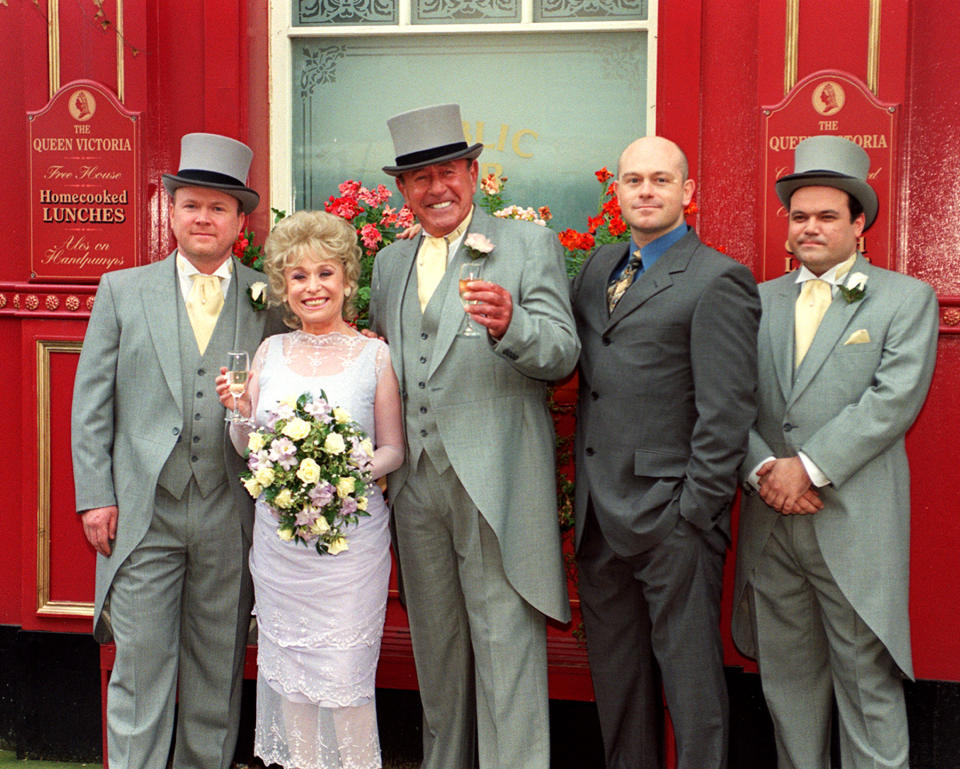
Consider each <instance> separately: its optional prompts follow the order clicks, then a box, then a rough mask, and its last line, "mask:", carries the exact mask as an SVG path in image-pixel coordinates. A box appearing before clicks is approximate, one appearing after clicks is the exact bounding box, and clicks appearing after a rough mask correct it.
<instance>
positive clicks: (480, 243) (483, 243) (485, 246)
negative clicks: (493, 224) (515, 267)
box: [463, 232, 495, 259]
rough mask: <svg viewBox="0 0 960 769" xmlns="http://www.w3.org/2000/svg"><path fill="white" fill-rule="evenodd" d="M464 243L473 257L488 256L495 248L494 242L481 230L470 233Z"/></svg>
mask: <svg viewBox="0 0 960 769" xmlns="http://www.w3.org/2000/svg"><path fill="white" fill-rule="evenodd" d="M463 245H464V247H465V248H466V249H467V253H468V254H469V255H470V258H471V259H479V258H481V257H483V256H487V255H488V254H489V253H490V252H491V251H493V249H494V248H495V246H494V245H493V243H491V242H490V239H489V238H488V237H487V236H486V235H481V234H480V233H479V232H470V233H468V234H467V237H465V238H464V239H463Z"/></svg>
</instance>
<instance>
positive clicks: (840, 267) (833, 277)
mask: <svg viewBox="0 0 960 769" xmlns="http://www.w3.org/2000/svg"><path fill="white" fill-rule="evenodd" d="M856 258H857V255H856V253H854V254H852V255H851V256H849V257H848V258H847V259H844V260H843V261H842V262H840V263H839V264H835V265H833V267H831V268H830V269H829V270H827V271H826V272H825V273H823V275H814V274H813V273H812V272H810V270H808V269H807V266H806V265H805V264H801V265H800V269H799V270H797V280H796V282H797V283H805V282H806V281H808V280H822V281H824V282H825V283H829V284H830V285H831V286H835V285H837V283H839V282H840V280H838V279H837V273H838V272H840V273H841V275H840V278H841V279H842V278H845V277H846V275H847V273H848V272H850V270H852V269H853V263H854V261H855V260H856ZM848 262H849V264H848Z"/></svg>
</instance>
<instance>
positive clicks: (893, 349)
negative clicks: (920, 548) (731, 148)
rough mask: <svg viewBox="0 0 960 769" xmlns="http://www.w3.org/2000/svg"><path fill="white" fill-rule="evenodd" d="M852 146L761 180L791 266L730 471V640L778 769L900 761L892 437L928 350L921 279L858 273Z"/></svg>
mask: <svg viewBox="0 0 960 769" xmlns="http://www.w3.org/2000/svg"><path fill="white" fill-rule="evenodd" d="M869 166H870V160H869V158H868V156H867V154H866V152H864V150H863V149H861V148H860V147H858V146H857V145H856V144H854V143H853V142H850V141H848V140H846V139H842V138H840V137H837V136H816V137H811V138H808V139H806V140H804V141H803V142H801V143H800V144H799V145H797V148H796V152H795V171H794V173H792V174H789V175H787V176H784V177H782V178H781V179H779V180H778V181H777V195H778V196H779V198H780V200H781V201H782V202H783V205H784V206H785V207H786V208H787V209H788V216H789V222H788V229H787V243H788V245H789V247H790V250H791V251H792V253H793V255H794V256H795V257H796V259H797V260H798V261H799V262H800V269H799V270H797V271H796V272H792V273H789V274H787V275H784V276H783V277H780V278H777V279H775V280H772V281H769V282H767V283H764V284H762V285H761V286H760V298H761V301H762V303H763V316H762V319H761V322H760V331H759V336H758V373H759V391H758V416H757V421H756V423H755V425H754V426H753V429H752V430H751V431H750V438H749V445H748V450H747V458H746V460H745V462H744V464H743V467H742V475H743V479H744V481H745V485H746V488H747V489H748V493H747V494H745V495H744V499H743V503H742V507H741V514H740V536H739V542H738V547H737V579H736V588H735V594H734V618H733V635H734V640H735V641H736V643H737V645H738V646H739V647H740V649H741V650H743V651H744V653H746V654H748V655H750V656H752V657H755V658H756V659H757V661H758V663H759V667H760V677H761V681H762V683H763V693H764V697H765V698H766V701H767V705H768V707H769V709H770V714H771V716H772V718H773V724H774V732H775V736H776V745H777V756H778V766H779V767H780V769H792V768H793V767H797V768H798V769H801V768H803V769H822V768H823V767H827V766H830V757H829V745H830V724H831V710H832V704H833V702H834V700H835V701H836V705H837V712H838V713H839V723H838V732H839V735H840V754H841V761H842V765H843V767H844V769H859V768H863V769H865V768H866V767H871V768H872V767H880V766H883V767H906V766H907V762H908V752H909V751H908V738H907V719H906V711H905V707H904V698H903V687H902V683H901V678H902V676H909V677H912V675H913V666H912V663H911V654H910V621H909V614H908V610H907V609H908V606H907V598H908V584H909V550H910V477H909V468H908V465H907V457H906V453H905V451H904V433H906V431H907V429H908V428H909V427H910V425H911V424H912V422H913V420H914V418H915V417H916V416H917V413H918V412H919V411H920V408H921V406H922V405H923V401H924V398H925V397H926V393H927V387H928V386H929V384H930V378H931V376H932V373H933V365H934V358H935V353H936V344H937V330H938V310H937V299H936V296H935V295H934V292H933V290H932V289H931V288H930V286H929V285H927V284H926V283H923V282H921V281H919V280H915V279H914V278H910V277H907V276H906V275H902V274H900V273H897V272H893V271H890V270H884V269H881V268H879V267H874V266H873V265H871V264H870V263H869V262H868V261H867V260H866V259H865V258H864V256H863V254H861V253H859V252H858V250H857V249H858V241H859V239H860V236H861V235H862V234H863V232H864V231H866V230H867V229H868V228H869V227H870V226H871V225H872V224H873V223H874V221H875V219H876V217H877V208H878V203H877V196H876V193H875V192H874V191H873V189H872V188H871V187H870V185H869V184H868V183H867V172H868V171H869Z"/></svg>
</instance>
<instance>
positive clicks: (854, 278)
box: [837, 272, 867, 304]
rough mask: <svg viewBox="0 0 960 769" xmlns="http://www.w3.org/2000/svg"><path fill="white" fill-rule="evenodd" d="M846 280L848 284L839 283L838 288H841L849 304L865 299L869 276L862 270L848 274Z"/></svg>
mask: <svg viewBox="0 0 960 769" xmlns="http://www.w3.org/2000/svg"><path fill="white" fill-rule="evenodd" d="M846 282H847V285H845V286H844V285H843V284H842V283H838V284H837V288H839V289H840V293H841V294H843V298H844V299H846V300H847V304H851V303H853V302H858V301H860V300H861V299H863V295H864V294H865V293H866V291H867V276H866V275H864V274H863V273H862V272H854V273H851V274H850V275H848V276H847V281H846Z"/></svg>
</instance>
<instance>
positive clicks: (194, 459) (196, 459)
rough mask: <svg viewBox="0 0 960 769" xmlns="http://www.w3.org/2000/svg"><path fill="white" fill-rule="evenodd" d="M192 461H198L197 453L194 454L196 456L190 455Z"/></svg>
mask: <svg viewBox="0 0 960 769" xmlns="http://www.w3.org/2000/svg"><path fill="white" fill-rule="evenodd" d="M190 461H191V462H196V461H198V457H197V456H196V455H194V456H192V457H190Z"/></svg>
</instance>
